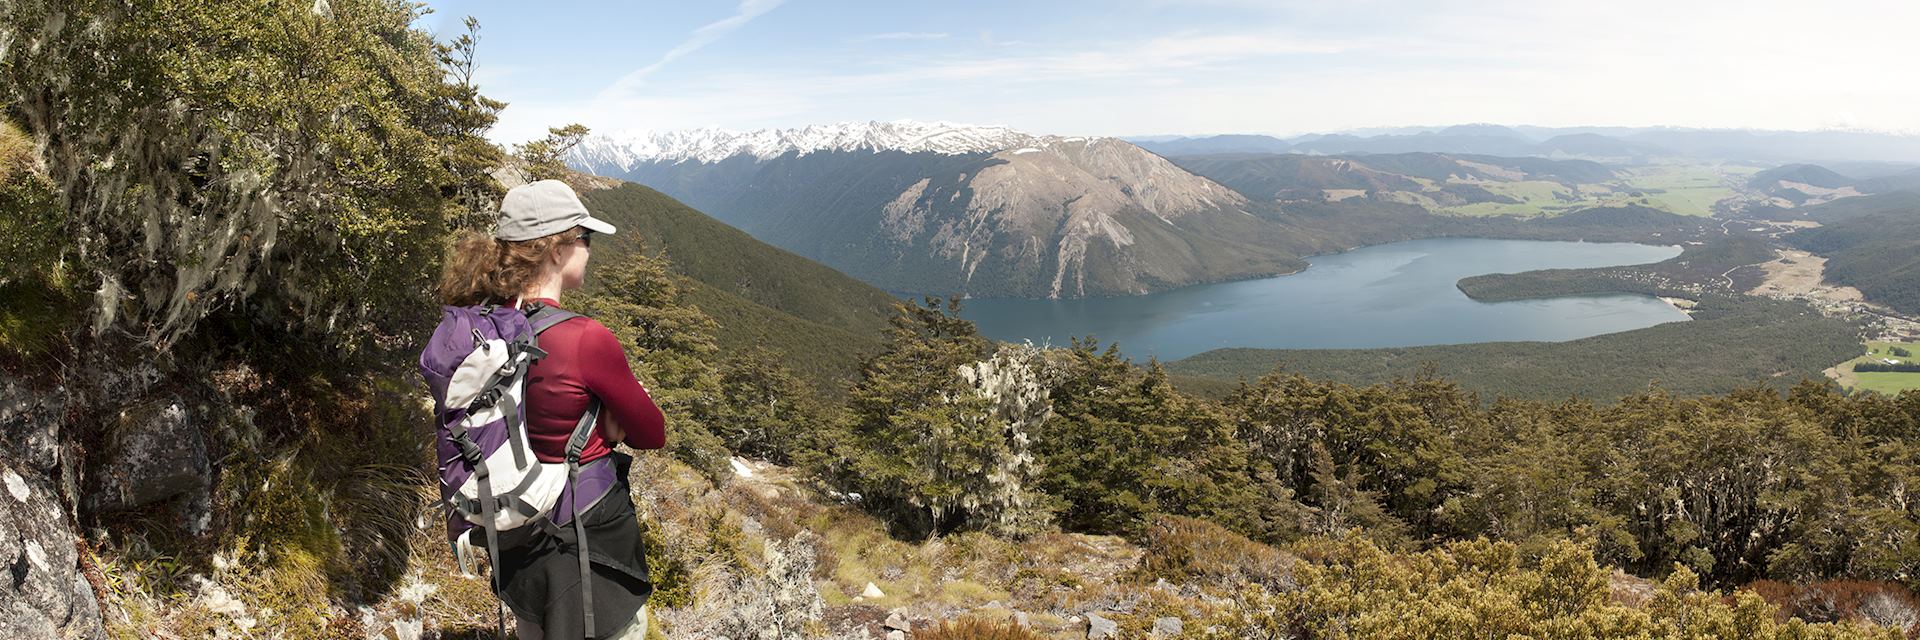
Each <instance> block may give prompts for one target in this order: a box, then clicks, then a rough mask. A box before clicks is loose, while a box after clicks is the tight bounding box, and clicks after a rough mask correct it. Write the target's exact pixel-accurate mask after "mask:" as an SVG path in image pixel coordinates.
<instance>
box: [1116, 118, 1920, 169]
mask: <svg viewBox="0 0 1920 640" xmlns="http://www.w3.org/2000/svg"><path fill="white" fill-rule="evenodd" d="M1129 140H1132V141H1134V142H1135V143H1136V144H1139V145H1140V146H1141V147H1143V148H1145V149H1147V150H1149V151H1152V152H1154V153H1158V154H1161V155H1166V156H1177V155H1202V154H1210V153H1249V152H1260V153H1282V152H1287V153H1303V154H1325V155H1335V154H1359V153H1408V152H1432V153H1468V154H1483V155H1496V156H1537V157H1548V158H1561V157H1565V158H1586V159H1594V160H1604V161H1618V162H1642V161H1647V160H1654V159H1695V160H1717V161H1743V162H1757V163H1764V164H1777V163H1787V162H1821V161H1846V162H1899V163H1920V136H1912V135H1897V134H1885V133H1866V132H1851V131H1760V130H1737V129H1675V128H1621V127H1570V128H1545V127H1506V126H1501V125H1491V124H1474V125H1457V126H1452V127H1445V128H1439V129H1431V130H1420V131H1396V132H1389V133H1376V134H1346V133H1336V134H1312V135H1304V136H1298V137H1294V138H1287V139H1282V138H1276V137H1272V136H1260V135H1238V134H1236V135H1221V136H1196V137H1167V136H1156V137H1152V138H1140V139H1131V138H1130V139H1129Z"/></svg>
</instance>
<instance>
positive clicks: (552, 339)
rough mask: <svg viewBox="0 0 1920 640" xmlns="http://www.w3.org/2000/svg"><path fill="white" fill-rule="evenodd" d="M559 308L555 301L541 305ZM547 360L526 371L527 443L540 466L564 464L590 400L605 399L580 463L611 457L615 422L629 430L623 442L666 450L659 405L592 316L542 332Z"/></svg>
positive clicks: (610, 335) (610, 334)
mask: <svg viewBox="0 0 1920 640" xmlns="http://www.w3.org/2000/svg"><path fill="white" fill-rule="evenodd" d="M530 302H540V303H542V304H546V305H548V306H553V307H558V306H559V304H558V303H556V302H555V301H553V300H548V299H541V300H537V301H530ZM540 348H541V349H542V350H544V351H546V352H547V357H546V358H543V359H541V360H539V361H538V362H535V363H534V365H533V368H532V369H530V370H528V371H527V440H528V442H529V443H530V444H531V445H532V446H533V455H534V457H536V458H539V459H540V461H541V462H564V461H566V457H567V438H569V437H571V436H572V435H573V427H574V425H576V424H578V423H579V421H580V416H581V414H584V413H586V411H587V401H588V400H589V399H590V398H599V399H600V425H601V428H599V429H596V430H594V433H593V435H591V436H589V437H588V438H587V447H586V449H585V450H583V451H581V453H580V461H581V462H590V461H593V460H595V459H598V458H600V457H602V456H605V455H607V454H608V453H609V452H611V451H612V450H613V448H612V447H611V446H610V445H608V444H607V437H606V424H607V419H608V418H612V419H613V420H614V421H615V422H618V423H619V425H620V428H621V429H623V430H625V431H626V437H625V438H624V439H623V440H622V442H624V443H626V445H627V446H629V447H633V448H635V449H658V448H660V447H663V446H666V443H667V429H666V416H664V415H661V413H660V407H658V406H656V405H654V403H653V397H652V396H650V395H648V394H647V389H646V388H645V387H643V386H641V385H640V381H639V380H636V379H634V377H633V369H632V368H631V367H628V366H627V355H626V352H625V351H624V350H622V349H621V348H620V340H619V338H615V337H614V336H613V332H612V331H609V330H608V329H607V327H606V325H603V324H600V323H599V322H597V321H595V320H594V319H593V318H586V317H581V318H574V319H571V320H567V321H566V322H562V323H560V324H557V325H554V326H553V327H552V328H550V329H547V331H546V333H542V334H540Z"/></svg>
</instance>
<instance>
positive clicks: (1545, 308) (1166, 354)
mask: <svg viewBox="0 0 1920 640" xmlns="http://www.w3.org/2000/svg"><path fill="white" fill-rule="evenodd" d="M1677 255H1680V247H1661V246H1651V245H1642V244H1630V243H1593V242H1543V241H1536V240H1487V239H1480V238H1439V239H1430V240H1411V241H1407V242H1395V243H1392V244H1383V245H1376V246H1371V247H1363V248H1360V249H1355V250H1353V251H1348V252H1346V253H1339V254H1333V255H1326V256H1319V257H1316V258H1312V259H1310V260H1309V262H1311V263H1312V266H1310V267H1308V268H1307V269H1306V270H1304V271H1301V272H1299V273H1295V274H1293V275H1286V276H1279V277H1274V278H1261V279H1258V280H1242V281H1238V282H1223V283H1217V284H1204V285H1194V286H1190V287H1182V288H1179V289H1174V290H1171V291H1162V292H1158V293H1150V294H1146V295H1138V296H1125V297H1113V298H1083V299H1077V300H1018V299H992V298H985V299H973V300H967V301H966V302H965V306H964V307H963V308H962V309H961V312H960V315H961V316H962V317H964V318H966V319H968V320H972V321H973V322H974V323H975V324H976V325H978V326H979V329H980V333H982V334H984V335H986V336H988V337H992V338H996V339H1000V340H1007V341H1015V342H1017V341H1020V340H1032V341H1033V342H1034V343H1036V344H1042V343H1051V344H1054V345H1065V344H1068V342H1069V340H1070V338H1071V337H1074V336H1079V337H1085V336H1088V335H1092V336H1095V337H1097V338H1099V339H1100V342H1101V344H1102V345H1103V347H1104V345H1106V344H1108V343H1111V342H1115V341H1118V342H1119V343H1120V349H1121V351H1122V352H1124V353H1126V354H1127V355H1128V356H1129V357H1132V358H1135V359H1139V360H1145V359H1146V357H1147V356H1150V355H1151V356H1157V357H1159V358H1160V359H1161V360H1177V359H1180V358H1184V357H1187V356H1190V355H1193V354H1196V353H1200V352H1202V351H1208V350H1212V349H1218V348H1222V347H1259V348H1268V349H1323V348H1325V349H1351V348H1367V347H1402V346H1414V345H1431V344H1461V343H1469V342H1497V341H1511V340H1539V341H1562V340H1573V339H1576V338H1584V337H1587V336H1594V335H1600V334H1603V333H1613V332H1617V331H1627V330H1630V329H1639V328H1643V327H1649V326H1653V325H1656V324H1661V323H1666V322H1679V321H1684V320H1686V319H1687V315H1686V314H1685V313H1684V312H1681V311H1680V310H1678V309H1675V308H1673V307H1672V306H1671V305H1668V304H1667V303H1665V302H1661V301H1660V300H1659V299H1657V298H1652V297H1648V296H1641V295H1603V296H1580V297H1568V298H1553V299H1545V300H1521V301H1514V302H1492V303H1488V302H1475V301H1473V300H1471V299H1469V298H1467V296H1466V294H1463V293H1460V290H1459V289H1457V288H1455V287H1454V283H1455V282H1457V281H1459V280H1460V279H1461V278H1465V277H1468V276H1476V275H1481V274H1487V273H1518V272H1521V271H1532V270H1535V269H1564V268H1585V267H1607V266H1618V265H1630V264H1645V263H1649V262H1659V261H1661V260H1666V259H1668V258H1672V257H1674V256H1677Z"/></svg>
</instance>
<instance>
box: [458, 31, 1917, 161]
mask: <svg viewBox="0 0 1920 640" xmlns="http://www.w3.org/2000/svg"><path fill="white" fill-rule="evenodd" d="M430 6H431V7H432V8H433V10H434V12H435V13H434V14H433V15H430V16H428V17H426V18H423V19H422V20H421V21H420V26H422V27H425V28H427V29H429V30H431V31H433V32H435V33H437V34H440V35H441V36H442V37H451V36H453V35H455V34H456V33H457V32H458V30H459V28H460V27H459V24H460V20H461V18H462V17H464V16H467V15H472V16H474V17H476V18H478V19H479V20H480V23H481V43H480V47H479V56H478V58H479V60H478V67H479V69H478V78H479V82H480V84H481V88H482V91H483V92H485V93H486V94H488V95H490V96H493V97H495V98H498V99H502V100H505V101H507V102H508V103H509V105H510V106H509V107H508V108H507V110H506V111H504V112H503V113H502V114H501V121H500V124H499V125H498V126H497V127H496V128H495V130H494V132H493V133H492V136H493V137H494V139H495V140H496V141H500V142H518V141H523V140H526V139H528V138H532V137H537V136H538V135H540V134H542V133H543V132H544V131H545V129H546V127H549V126H555V125H560V124H566V123H569V122H581V123H584V124H586V125H588V126H589V127H592V128H594V129H596V130H601V131H606V130H615V129H685V128H693V127H702V126H718V127H724V128H729V129H753V128H760V127H788V126H800V125H805V124H814V123H827V122H840V121H848V120H894V119H902V118H911V119H916V120H949V121H955V122H966V123H974V124H997V125H1008V126H1013V127H1017V128H1020V129H1024V130H1028V131H1033V132H1037V133H1054V134H1061V135H1154V134H1201V133H1271V134H1281V135H1287V134H1298V133H1307V132H1321V131H1335V130H1342V129H1350V128H1363V127H1383V126H1407V125H1437V124H1456V123H1465V122H1498V123H1504V124H1534V125H1546V126H1574V125H1627V126H1649V125H1671V126H1694V127H1753V128H1768V129H1824V128H1857V129H1874V130H1892V131H1904V132H1920V82H1915V81H1914V80H1915V76H1914V72H1913V71H1912V65H1913V62H1914V61H1916V60H1920V38H1916V37H1913V36H1912V29H1913V28H1914V25H1916V24H1920V2H1912V1H1908V0H1824V1H1822V2H1806V1H1804V0H1796V1H1793V2H1786V1H1780V0H1748V1H1743V2H1724V1H1718V0H1712V1H1708V0H1657V1H1656V0H1609V1H1607V2H1598V1H1594V0H1581V1H1577V2H1576V1H1565V0H1529V1H1524V2H1506V1H1496V0H1479V1H1465V0H1345V1H1312V2H1307V1H1294V0H1274V1H1254V0H1202V1H1195V2H1175V1H1171V0H1108V1H1106V2H1065V1H1062V2H1043V1H1034V0H1029V1H1027V2H1002V1H997V0H984V1H974V2H964V3H957V2H940V3H923V2H906V1H895V2H853V1H844V0H717V1H705V0H681V1H678V2H541V3H528V2H504V1H486V2H481V1H458V0H450V1H439V2H430Z"/></svg>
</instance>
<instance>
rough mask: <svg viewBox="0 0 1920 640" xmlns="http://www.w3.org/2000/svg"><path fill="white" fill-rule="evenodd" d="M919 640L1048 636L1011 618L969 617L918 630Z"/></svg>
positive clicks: (1007, 639) (1030, 639)
mask: <svg viewBox="0 0 1920 640" xmlns="http://www.w3.org/2000/svg"><path fill="white" fill-rule="evenodd" d="M913 637H914V638H916V639H917V640H1046V638H1047V637H1046V636H1043V635H1040V634H1038V633H1035V632H1034V631H1033V630H1032V629H1028V628H1026V627H1022V626H1020V625H1019V624H1017V623H1015V622H1013V621H1011V620H1001V621H994V620H987V619H984V618H977V617H968V618H961V619H959V620H948V621H946V622H942V623H940V624H939V625H938V626H935V627H933V628H931V629H927V630H925V631H916V632H914V634H913Z"/></svg>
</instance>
